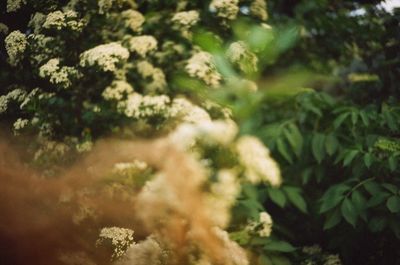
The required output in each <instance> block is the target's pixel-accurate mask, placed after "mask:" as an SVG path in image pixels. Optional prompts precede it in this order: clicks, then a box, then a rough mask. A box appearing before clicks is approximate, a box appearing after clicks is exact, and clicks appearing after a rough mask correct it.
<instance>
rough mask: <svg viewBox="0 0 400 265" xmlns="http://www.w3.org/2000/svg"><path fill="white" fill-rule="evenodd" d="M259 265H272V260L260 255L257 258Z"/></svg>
mask: <svg viewBox="0 0 400 265" xmlns="http://www.w3.org/2000/svg"><path fill="white" fill-rule="evenodd" d="M258 264H259V265H272V260H271V259H270V258H269V257H268V256H267V255H261V256H260V257H259V258H258Z"/></svg>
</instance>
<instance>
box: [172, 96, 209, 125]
mask: <svg viewBox="0 0 400 265" xmlns="http://www.w3.org/2000/svg"><path fill="white" fill-rule="evenodd" d="M171 115H172V116H173V117H179V118H181V119H182V121H183V122H184V123H201V122H211V117H210V115H209V114H208V113H207V111H206V110H204V109H203V108H200V107H199V106H196V105H194V104H193V103H192V102H190V101H189V100H187V99H185V98H175V99H174V100H173V102H172V107H171Z"/></svg>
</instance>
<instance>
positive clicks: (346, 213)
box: [340, 198, 357, 227]
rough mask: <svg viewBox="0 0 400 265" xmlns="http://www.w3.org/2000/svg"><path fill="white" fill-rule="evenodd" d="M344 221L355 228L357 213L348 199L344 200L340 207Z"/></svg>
mask: <svg viewBox="0 0 400 265" xmlns="http://www.w3.org/2000/svg"><path fill="white" fill-rule="evenodd" d="M340 210H341V212H342V215H343V217H344V219H345V220H346V221H347V222H348V223H349V224H351V225H352V226H353V227H355V226H356V221H357V211H356V208H355V207H354V205H353V204H352V203H351V201H350V200H349V199H348V198H345V199H344V201H343V202H342V206H341V207H340Z"/></svg>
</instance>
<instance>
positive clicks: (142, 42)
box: [128, 35, 157, 57]
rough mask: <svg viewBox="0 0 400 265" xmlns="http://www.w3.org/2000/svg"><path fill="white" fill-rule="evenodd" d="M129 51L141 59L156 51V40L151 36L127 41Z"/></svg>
mask: <svg viewBox="0 0 400 265" xmlns="http://www.w3.org/2000/svg"><path fill="white" fill-rule="evenodd" d="M128 44H129V50H130V51H131V52H135V53H137V54H139V55H140V56H141V57H146V55H147V54H148V53H149V52H151V51H154V50H156V49H157V40H156V39H155V38H154V37H153V36H148V35H143V36H137V37H132V38H130V40H129V43H128Z"/></svg>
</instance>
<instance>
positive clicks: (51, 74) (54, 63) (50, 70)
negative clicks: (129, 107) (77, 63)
mask: <svg viewBox="0 0 400 265" xmlns="http://www.w3.org/2000/svg"><path fill="white" fill-rule="evenodd" d="M39 75H40V77H42V78H48V79H49V81H50V83H52V84H55V85H60V86H62V87H63V88H68V87H70V86H71V85H72V82H71V78H74V77H77V76H78V71H77V70H76V69H75V68H74V67H71V66H62V67H60V59H58V58H53V59H50V60H49V61H48V62H47V63H46V64H44V65H42V66H41V67H40V68H39Z"/></svg>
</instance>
